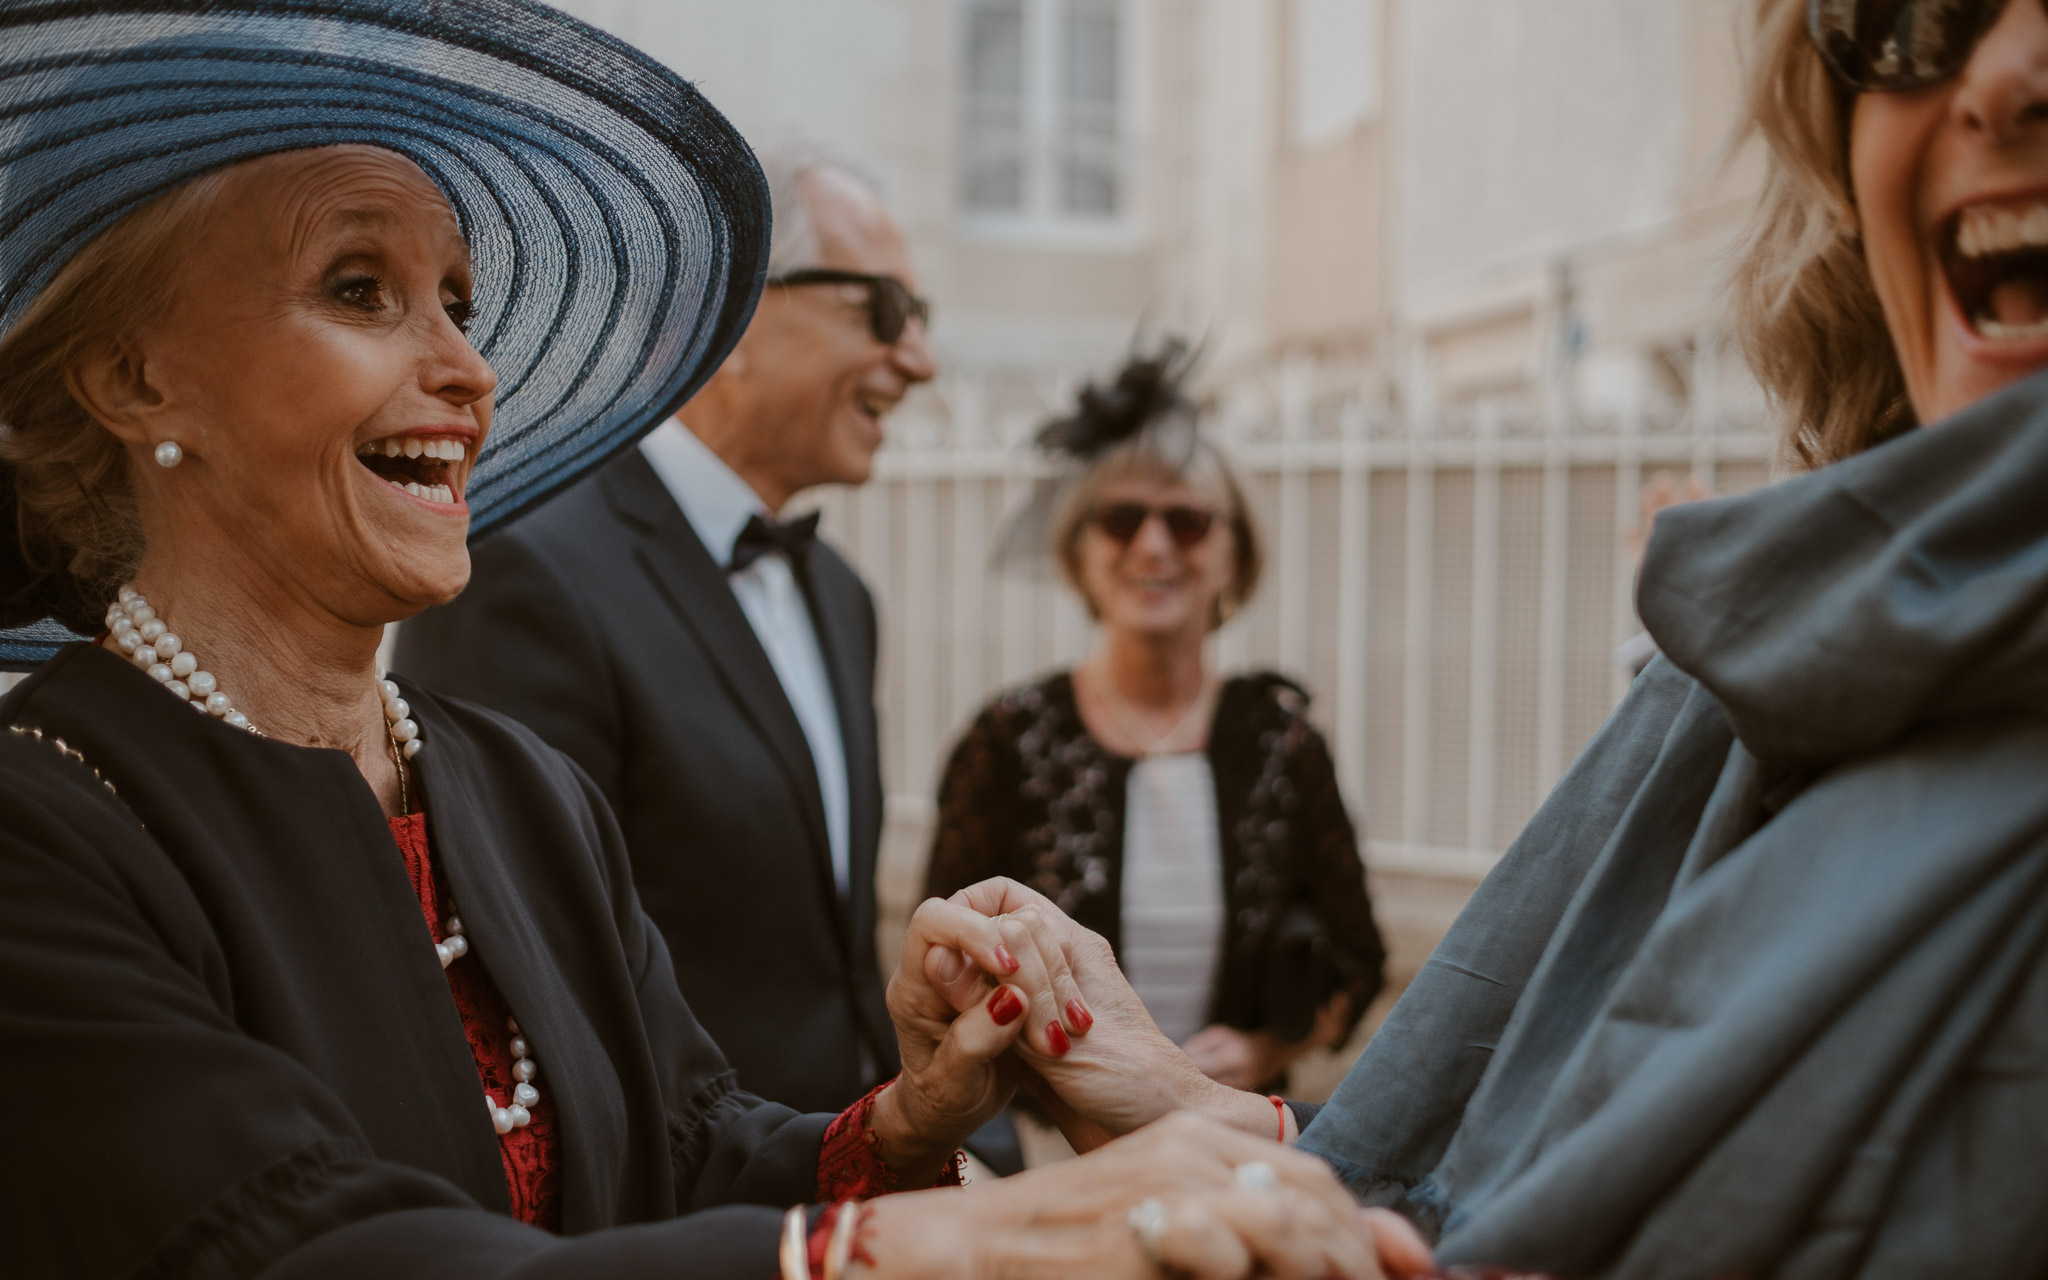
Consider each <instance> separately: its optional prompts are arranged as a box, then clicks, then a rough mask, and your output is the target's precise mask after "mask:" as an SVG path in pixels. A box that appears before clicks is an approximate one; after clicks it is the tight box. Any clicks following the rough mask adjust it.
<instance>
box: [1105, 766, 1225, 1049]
mask: <svg viewBox="0 0 2048 1280" xmlns="http://www.w3.org/2000/svg"><path fill="white" fill-rule="evenodd" d="M1125 800H1126V810H1125V816H1124V882H1123V946H1122V948H1121V950H1120V951H1119V953H1118V955H1117V960H1118V962H1119V963H1120V964H1122V965H1123V970H1124V976H1125V977H1127V978H1129V979H1130V983H1131V989H1132V990H1133V991H1136V992H1137V993H1138V998H1139V999H1140V1000H1143V1001H1144V1002H1145V1011H1146V1012H1147V1013H1150V1014H1151V1015H1152V1020H1153V1021H1154V1022H1156V1023H1158V1024H1159V1029H1160V1030H1161V1031H1164V1032H1165V1033H1166V1034H1167V1036H1168V1037H1169V1038H1170V1039H1172V1040H1173V1041H1174V1042H1175V1043H1176V1044H1177V1043H1180V1042H1182V1041H1185V1040H1186V1039H1187V1038H1188V1037H1189V1036H1192V1035H1193V1034H1195V1032H1197V1031H1200V1030H1201V1029H1202V1028H1203V1027H1204V1026H1205V1025H1207V1023H1208V1015H1209V994H1210V991H1211V989H1212V988H1213V987H1214V985H1215V981H1216V964H1217V960H1218V959H1219V958H1220V957H1221V955H1222V952H1223V845H1222V839H1221V835H1220V833H1219V832H1218V830H1217V827H1216V777H1215V775H1214V773H1212V772H1211V771H1210V769H1209V757H1208V756H1207V755H1206V754H1205V753H1203V752H1200V751H1194V752H1189V753H1187V754H1185V755H1169V756H1147V757H1146V758H1144V759H1142V760H1139V761H1138V762H1137V763H1136V764H1134V765H1132V766H1131V780H1130V782H1129V783H1128V784H1127V790H1126V795H1125Z"/></svg>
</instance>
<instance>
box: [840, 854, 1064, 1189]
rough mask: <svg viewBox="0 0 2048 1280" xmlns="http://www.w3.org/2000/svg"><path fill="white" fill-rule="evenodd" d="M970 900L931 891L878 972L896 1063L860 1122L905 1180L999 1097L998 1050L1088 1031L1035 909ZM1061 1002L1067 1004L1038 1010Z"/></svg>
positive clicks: (918, 1175)
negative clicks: (1014, 910)
mask: <svg viewBox="0 0 2048 1280" xmlns="http://www.w3.org/2000/svg"><path fill="white" fill-rule="evenodd" d="M980 901H982V902H983V903H985V904H987V905H989V907H990V909H988V910H979V909H977V908H976V907H975V906H970V905H967V904H965V903H962V902H959V901H951V902H947V901H941V900H939V899H937V898H933V899H931V900H929V901H927V902H925V903H923V904H922V905H920V906H919V907H918V909H917V911H916V912H915V913H914V914H913V915H912V916H911V918H910V930H909V932H908V933H907V934H906V935H905V936H904V940H903V958H902V961H901V963H899V964H898V965H897V968H896V972H895V974H894V975H893V976H892V977H891V978H890V980H889V990H888V1004H889V1016H890V1018H891V1019H892V1020H893V1021H894V1022H895V1024H896V1040H897V1044H898V1046H899V1048H900V1050H901V1052H902V1057H903V1073H902V1074H901V1075H900V1076H898V1077H897V1079H896V1082H895V1084H893V1085H892V1086H891V1087H890V1088H889V1089H887V1090H886V1091H884V1092H883V1094H882V1096H881V1097H880V1098H878V1099H877V1100H876V1103H875V1110H874V1112H873V1113H872V1116H871V1119H870V1122H869V1123H870V1125H871V1127H872V1129H873V1132H874V1133H875V1135H876V1137H877V1138H878V1139H880V1141H881V1143H882V1155H883V1159H884V1160H885V1161H886V1162H887V1163H888V1165H889V1167H890V1168H891V1170H893V1171H894V1172H895V1173H896V1174H897V1175H898V1177H899V1179H900V1180H901V1181H902V1182H903V1183H904V1184H906V1185H916V1184H917V1183H918V1182H921V1181H924V1180H925V1178H924V1175H925V1173H926V1172H930V1173H931V1174H932V1175H933V1176H936V1174H937V1172H938V1170H939V1168H940V1167H941V1166H942V1165H943V1164H944V1162H945V1161H947V1160H949V1159H951V1157H952V1154H953V1152H954V1150H956V1149H957V1148H958V1147H959V1145H960V1143H961V1142H963V1141H965V1140H966V1138H967V1136H968V1135H969V1134H971V1133H973V1132H974V1131H975V1130H976V1129H978V1128H980V1127H981V1125H983V1124H984V1123H986V1122H987V1121H988V1120H989V1119H990V1118H991V1117H993V1116H994V1115H995V1114H996V1113H997V1112H999V1111H1001V1110H1002V1109H1003V1107H1004V1106H1006V1105H1008V1103H1009V1101H1010V1096H1011V1094H1012V1093H1013V1092H1014V1091H1015V1089H1016V1085H1017V1080H1018V1077H1019V1076H1020V1074H1021V1073H1020V1072H1019V1071H1018V1070H1017V1068H1016V1067H1015V1066H1014V1065H1011V1064H1007V1063H1005V1061H1004V1056H1005V1054H1006V1053H1007V1052H1008V1051H1009V1050H1010V1049H1011V1048H1012V1047H1013V1046H1015V1045H1019V1044H1027V1045H1029V1044H1033V1043H1034V1042H1035V1045H1036V1047H1037V1050H1038V1052H1039V1053H1040V1054H1041V1055H1042V1056H1056V1055H1057V1054H1059V1053H1063V1052H1065V1051H1066V1046H1068V1045H1069V1044H1071V1040H1070V1039H1069V1031H1070V1030H1071V1033H1072V1034H1073V1035H1075V1036H1078V1035H1082V1034H1084V1033H1085V1032H1086V1031H1087V1030H1088V1026H1087V1023H1088V1014H1087V1010H1086V1009H1085V1007H1083V1006H1082V1005H1081V1003H1080V991H1079V989H1078V988H1077V987H1076V986H1075V985H1074V982H1073V978H1072V977H1071V975H1070V974H1069V973H1068V969H1067V963H1066V960H1065V958H1064V957H1063V956H1062V955H1061V954H1060V949H1059V947H1058V945H1057V944H1056V943H1054V942H1047V943H1045V944H1041V942H1040V939H1039V938H1038V937H1037V934H1036V932H1035V931H1036V930H1038V929H1041V928H1042V927H1043V926H1042V925H1041V924H1040V922H1039V920H1038V918H1037V917H1035V916H1034V917H1030V918H1025V919H997V918H995V917H998V916H1001V915H1002V910H1001V907H1002V904H1003V901H1004V899H1003V897H1002V895H1001V894H1000V893H997V894H993V895H990V894H984V895H983V897H982V899H981V900H980ZM1064 918H1065V917H1061V919H1064ZM1062 1008H1065V1009H1067V1010H1068V1011H1069V1012H1068V1013H1067V1014H1065V1015H1062V1014H1060V1013H1058V1012H1052V1013H1041V1011H1044V1010H1054V1011H1057V1010H1060V1009H1062ZM1067 1020H1071V1022H1072V1025H1071V1027H1069V1026H1068V1025H1064V1023H1065V1021H1067Z"/></svg>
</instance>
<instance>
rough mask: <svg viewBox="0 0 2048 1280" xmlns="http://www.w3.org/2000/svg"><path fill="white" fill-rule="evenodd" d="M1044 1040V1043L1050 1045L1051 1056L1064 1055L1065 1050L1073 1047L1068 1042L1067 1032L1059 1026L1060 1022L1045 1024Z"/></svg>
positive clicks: (1065, 1054) (1060, 1056) (1061, 1056)
mask: <svg viewBox="0 0 2048 1280" xmlns="http://www.w3.org/2000/svg"><path fill="white" fill-rule="evenodd" d="M1045 1042H1046V1044H1048V1045H1050V1046H1052V1056H1053V1057H1055V1058H1064V1057H1066V1056H1067V1050H1069V1049H1071V1048H1073V1047H1074V1046H1073V1045H1072V1044H1071V1043H1069V1042H1068V1040H1067V1033H1066V1032H1065V1031H1064V1030H1063V1029H1062V1028H1061V1027H1060V1024H1059V1023H1057V1022H1048V1023H1046V1024H1045Z"/></svg>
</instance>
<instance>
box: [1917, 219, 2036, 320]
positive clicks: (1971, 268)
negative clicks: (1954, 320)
mask: <svg viewBox="0 0 2048 1280" xmlns="http://www.w3.org/2000/svg"><path fill="white" fill-rule="evenodd" d="M1941 257H1942V265H1943V267H1944V269H1945V270H1946V272H1947V275H1948V283H1949V289H1950V291H1951V292H1952V293H1953V294H1954V295H1955V300H1956V305H1957V306H1958V307H1959V308H1960V309H1961V311H1962V314H1963V318H1964V319H1965V320H1966V321H1967V322H1968V323H1969V325H1970V327H1971V328H1972V329H1973V330H1975V331H1976V332H1977V333H1978V334H1979V335H1980V336H1982V337H1985V338H1989V339H1991V340H1992V341H1994V342H2024V341H2038V340H2040V339H2043V338H2048V197H2040V196H2035V197H2029V198H2027V199H2025V200H2020V201H2014V202H2007V203H1987V204H1977V205H1971V206H1970V207H1968V208H1966V209H1964V210H1963V211H1962V212H1960V213H1958V214H1957V215H1956V216H1955V217H1954V218H1953V219H1951V220H1950V224H1949V226H1948V228H1947V229H1946V230H1945V231H1944V233H1943V235H1942V254H1941Z"/></svg>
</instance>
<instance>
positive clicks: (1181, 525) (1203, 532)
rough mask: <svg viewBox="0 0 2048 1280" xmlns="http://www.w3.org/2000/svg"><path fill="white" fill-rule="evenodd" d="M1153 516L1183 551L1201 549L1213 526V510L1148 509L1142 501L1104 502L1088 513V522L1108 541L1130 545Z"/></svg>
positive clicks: (1181, 507)
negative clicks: (1157, 518) (1203, 540)
mask: <svg viewBox="0 0 2048 1280" xmlns="http://www.w3.org/2000/svg"><path fill="white" fill-rule="evenodd" d="M1153 516H1158V517H1159V518H1160V519H1161V520H1164V521H1165V522H1166V536H1167V537H1169V538H1172V539H1173V545H1174V546H1176V547H1179V548H1180V549H1181V550H1183V551H1185V550H1187V549H1188V548H1190V547H1198V546H1200V545H1201V544H1202V539H1204V538H1206V537H1208V536H1209V530H1211V529H1213V528H1215V527H1216V513H1215V512H1214V511H1209V510H1207V509H1205V508H1202V507H1183V506H1179V505H1175V506H1168V507H1148V506H1146V505H1145V504H1144V503H1142V502H1105V503H1103V504H1102V505H1101V506H1099V507H1097V508H1095V509H1094V510H1093V511H1090V512H1089V513H1088V523H1090V524H1092V525H1094V526H1095V527H1096V528H1098V529H1100V530H1102V532H1103V535H1104V536H1105V537H1107V538H1109V539H1110V540H1111V541H1113V542H1118V543H1121V544H1123V545H1124V546H1129V545H1130V544H1131V541H1132V540H1133V539H1135V538H1136V537H1137V536H1138V531H1139V530H1140V529H1143V528H1144V527H1145V522H1146V521H1147V520H1150V519H1151V518H1152V517H1153Z"/></svg>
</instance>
